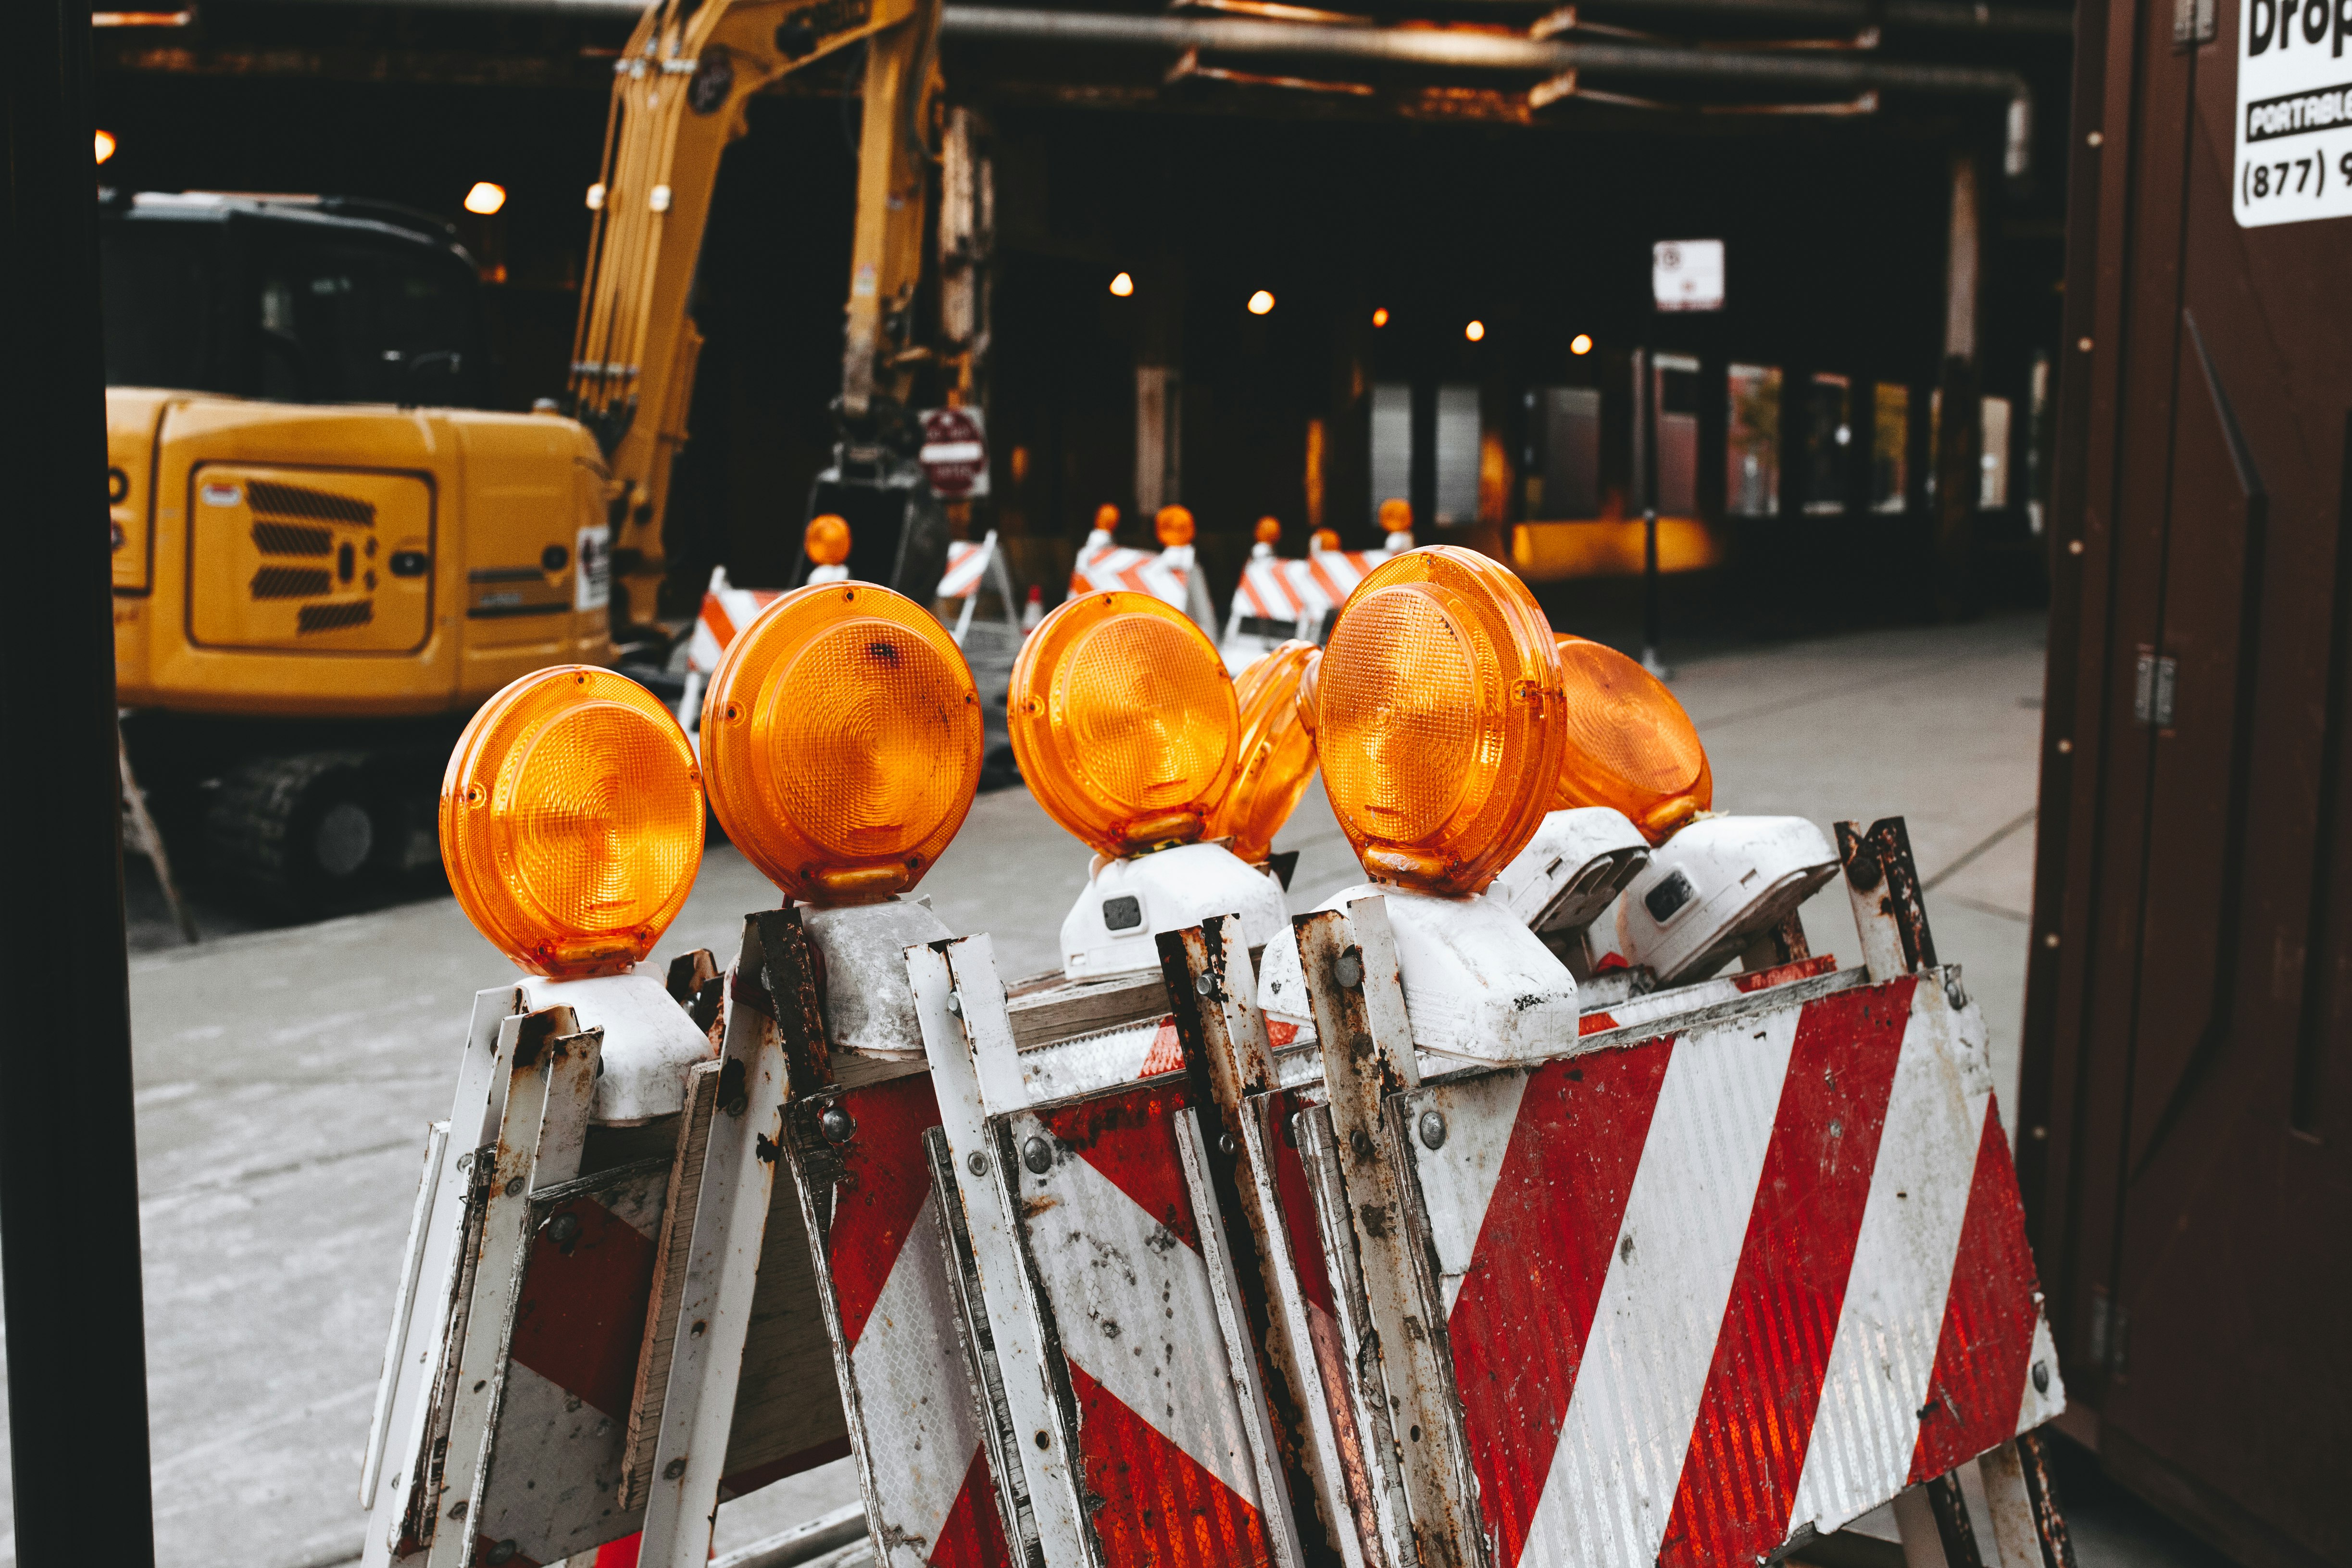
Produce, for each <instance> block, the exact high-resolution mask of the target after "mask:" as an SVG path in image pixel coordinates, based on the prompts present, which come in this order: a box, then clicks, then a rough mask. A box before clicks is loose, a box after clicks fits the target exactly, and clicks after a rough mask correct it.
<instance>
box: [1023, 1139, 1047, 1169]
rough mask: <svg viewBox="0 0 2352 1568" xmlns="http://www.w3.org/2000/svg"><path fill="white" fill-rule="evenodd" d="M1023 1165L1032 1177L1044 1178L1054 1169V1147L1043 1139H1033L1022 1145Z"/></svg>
mask: <svg viewBox="0 0 2352 1568" xmlns="http://www.w3.org/2000/svg"><path fill="white" fill-rule="evenodd" d="M1021 1163H1023V1164H1024V1165H1026V1166H1028V1167H1029V1172H1030V1173H1031V1174H1032V1175H1037V1176H1042V1175H1044V1174H1045V1173H1046V1172H1048V1171H1050V1170H1052V1169H1053V1168H1054V1146H1053V1145H1052V1144H1050V1143H1048V1142H1045V1140H1044V1139H1043V1138H1032V1139H1030V1140H1029V1142H1026V1143H1024V1144H1022V1145H1021Z"/></svg>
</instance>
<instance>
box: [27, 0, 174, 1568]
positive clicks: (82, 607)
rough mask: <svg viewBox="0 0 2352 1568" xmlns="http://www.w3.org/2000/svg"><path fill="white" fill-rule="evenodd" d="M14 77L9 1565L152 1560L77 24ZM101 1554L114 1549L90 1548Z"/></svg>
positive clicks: (35, 31) (36, 32)
mask: <svg viewBox="0 0 2352 1568" xmlns="http://www.w3.org/2000/svg"><path fill="white" fill-rule="evenodd" d="M14 15H15V16H16V30H15V36H14V37H12V38H11V39H10V46H11V47H9V48H8V49H7V51H6V53H5V64H0V121H5V124H6V128H7V130H6V134H7V161H6V169H5V174H0V179H5V189H6V201H7V211H6V214H5V219H0V290H5V293H0V297H5V298H6V299H8V300H14V301H16V304H17V305H18V307H19V309H18V310H17V312H16V327H15V333H16V336H15V341H14V342H13V343H12V345H11V349H12V357H13V359H14V362H15V365H16V372H17V374H14V375H11V376H9V377H7V378H5V387H6V390H5V394H0V396H5V411H0V440H5V452H6V468H7V471H8V472H9V474H10V475H11V476H12V478H13V480H14V483H15V486H16V493H15V494H14V495H13V496H12V498H11V502H12V504H11V507H10V517H11V520H12V523H11V527H10V530H9V532H10V539H11V545H10V547H11V549H12V550H13V551H14V552H15V553H16V563H17V570H18V572H19V573H20V574H21V575H22V576H23V577H24V579H25V580H26V582H29V583H37V584H40V587H39V589H38V591H37V592H35V593H31V594H27V595H23V596H22V602H21V603H19V604H18V605H16V606H15V608H14V611H13V613H11V614H10V615H9V616H6V617H5V621H6V626H5V631H0V639H5V640H4V641H0V649H5V659H6V661H7V668H10V669H13V670H16V671H17V672H18V674H19V679H14V680H10V681H7V682H5V687H0V734H5V735H9V736H13V737H15V739H14V740H13V741H12V742H11V749H12V752H13V754H14V755H15V756H16V759H17V765H16V766H14V767H10V768H8V769H7V770H5V772H6V777H7V783H6V785H5V788H6V791H7V795H6V802H7V813H6V816H5V818H0V821H5V824H6V833H7V845H8V889H9V898H8V899H7V900H6V905H7V910H6V917H5V918H6V922H7V923H6V927H5V930H6V941H5V952H6V954H7V957H6V964H7V968H6V972H5V985H6V987H7V997H8V1005H7V1006H6V1007H5V1010H0V1016H5V1026H0V1027H5V1033H0V1268H5V1275H6V1288H5V1310H6V1317H7V1343H8V1421H9V1429H10V1432H11V1434H12V1442H11V1447H10V1455H9V1458H10V1461H11V1465H12V1468H13V1471H14V1480H15V1490H16V1560H17V1561H18V1562H19V1563H26V1564H27V1565H29V1568H44V1565H46V1564H48V1563H79V1562H86V1561H89V1559H90V1557H91V1556H92V1554H93V1553H96V1554H97V1555H100V1556H102V1557H104V1558H105V1559H106V1560H107V1561H108V1562H110V1563H129V1564H152V1563H153V1562H154V1560H155V1549H154V1534H153V1523H152V1509H151V1507H150V1501H149V1493H148V1472H147V1378H146V1340H145V1335H144V1330H143V1325H142V1318H141V1304H140V1277H139V1173H138V1161H137V1151H136V1146H135V1144H134V1142H133V1137H132V1128H131V997H130V981H129V973H128V969H127V966H126V964H125V962H124V955H123V928H122V845H121V833H122V821H121V811H122V806H121V793H120V791H121V781H120V776H119V773H118V767H117V762H116V755H115V731H114V722H115V721H114V634H113V629H112V627H113V609H114V606H113V602H112V600H113V593H112V588H111V585H110V570H111V569H110V564H109V558H108V549H109V546H108V542H107V539H108V518H107V515H106V501H105V500H104V499H103V493H102V491H101V489H100V476H101V475H102V474H104V472H105V471H106V466H107V456H106V395H105V371H104V365H103V361H102V359H101V355H100V342H99V314H98V306H99V296H98V205H97V184H98V181H97V175H98V169H97V166H96V164H95V163H94V162H93V161H92V155H91V142H92V129H93V126H92V119H91V113H90V96H89V4H88V0H30V3H28V4H26V5H20V6H17V7H16V9H15V12H14ZM98 1542H102V1543H103V1544H102V1545H100V1544H94V1543H98Z"/></svg>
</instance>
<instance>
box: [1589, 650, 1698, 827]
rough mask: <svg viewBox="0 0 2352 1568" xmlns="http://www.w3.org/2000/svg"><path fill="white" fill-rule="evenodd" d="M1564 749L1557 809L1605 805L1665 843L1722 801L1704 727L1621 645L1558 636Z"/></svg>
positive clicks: (1662, 683) (1661, 682)
mask: <svg viewBox="0 0 2352 1568" xmlns="http://www.w3.org/2000/svg"><path fill="white" fill-rule="evenodd" d="M1559 671H1560V680H1561V689H1562V693H1563V696H1562V701H1561V710H1562V712H1563V714H1564V716H1565V727H1566V730H1567V736H1568V742H1567V744H1566V745H1565V746H1563V747H1562V748H1561V749H1560V753H1559V778H1558V782H1557V784H1556V787H1555V788H1554V790H1553V792H1552V798H1551V809H1552V810H1554V811H1564V810H1567V809H1568V808H1570V807H1571V806H1580V805H1606V806H1611V807H1613V808H1615V809H1616V810H1618V811H1622V812H1623V813H1624V814H1625V815H1626V816H1628V817H1629V818H1631V819H1632V821H1633V826H1635V827H1638V828H1640V829H1641V830H1642V837H1644V838H1647V839H1648V840H1649V841H1650V842H1651V843H1653V844H1663V843H1664V842H1665V840H1666V837H1667V836H1668V835H1669V834H1671V833H1673V832H1674V830H1675V828H1677V827H1680V826H1682V825H1683V824H1684V823H1685V822H1688V821H1689V820H1690V819H1691V818H1692V817H1694V816H1697V815H1698V814H1699V813H1700V812H1702V811H1706V810H1707V809H1708V808H1709V807H1710V806H1712V805H1714V804H1715V772H1714V769H1713V768H1711V767H1710V766H1709V765H1708V763H1707V760H1706V747H1705V746H1703V745H1701V744H1700V743H1699V738H1698V730H1697V728H1696V726H1694V725H1693V724H1692V723H1691V721H1690V715H1689V714H1687V713H1685V712H1684V711H1683V705H1682V704H1681V703H1679V702H1677V701H1675V695H1674V693H1673V692H1671V691H1668V690H1667V689H1666V688H1665V684H1664V682H1663V681H1661V680H1659V679H1658V678H1657V677H1656V676H1654V675H1652V674H1651V673H1650V672H1649V671H1648V670H1646V669H1643V668H1642V667H1641V665H1640V664H1639V663H1637V662H1635V661H1634V660H1633V659H1630V658H1626V657H1625V656H1624V655H1623V654H1622V653H1619V652H1618V651H1617V650H1616V649H1615V648H1613V647H1606V646H1604V645H1602V644H1601V643H1597V642H1588V641H1586V640H1585V639H1584V638H1582V637H1567V636H1562V637H1559Z"/></svg>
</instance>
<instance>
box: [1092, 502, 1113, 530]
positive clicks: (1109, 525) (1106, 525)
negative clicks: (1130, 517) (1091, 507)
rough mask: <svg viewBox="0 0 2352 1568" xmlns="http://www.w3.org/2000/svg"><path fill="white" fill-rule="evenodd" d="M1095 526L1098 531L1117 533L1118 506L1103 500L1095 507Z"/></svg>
mask: <svg viewBox="0 0 2352 1568" xmlns="http://www.w3.org/2000/svg"><path fill="white" fill-rule="evenodd" d="M1095 528H1096V530H1097V531H1099V532H1103V533H1117V532H1118V508H1117V507H1115V506H1113V505H1111V504H1110V502H1108V501H1105V502H1103V503H1102V505H1100V506H1098V507H1097V508H1095Z"/></svg>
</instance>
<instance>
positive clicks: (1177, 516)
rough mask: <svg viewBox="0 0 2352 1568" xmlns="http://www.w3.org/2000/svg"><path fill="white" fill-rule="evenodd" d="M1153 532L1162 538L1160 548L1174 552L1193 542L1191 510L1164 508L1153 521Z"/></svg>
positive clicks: (1176, 507) (1173, 507)
mask: <svg viewBox="0 0 2352 1568" xmlns="http://www.w3.org/2000/svg"><path fill="white" fill-rule="evenodd" d="M1151 530H1152V531H1153V532H1154V533H1156V534H1158V535H1159V536H1160V548H1161V549H1162V550H1174V549H1176V548H1178V547H1179V546H1181V545H1186V544H1190V543H1192V511H1191V510H1190V509H1189V508H1186V507H1181V506H1163V507H1161V508H1160V515H1159V516H1158V517H1156V518H1154V519H1153V520H1152V523H1151Z"/></svg>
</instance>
